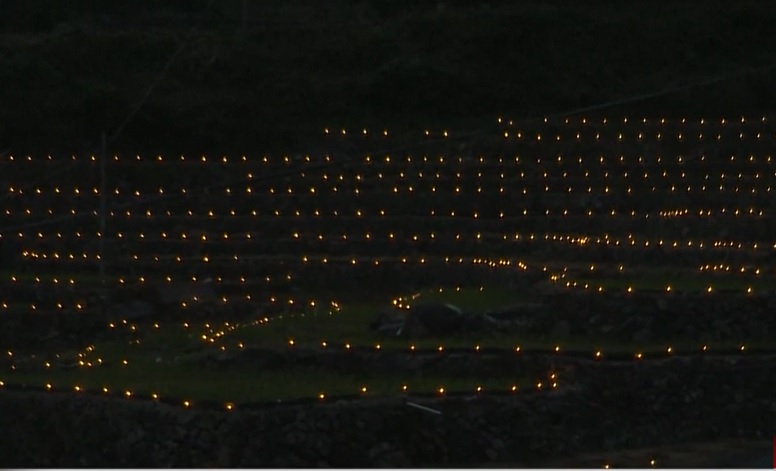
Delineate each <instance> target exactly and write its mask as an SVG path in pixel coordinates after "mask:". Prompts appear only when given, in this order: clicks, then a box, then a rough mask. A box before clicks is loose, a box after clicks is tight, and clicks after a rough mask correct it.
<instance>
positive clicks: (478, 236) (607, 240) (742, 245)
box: [16, 231, 776, 263]
mask: <svg viewBox="0 0 776 471" xmlns="http://www.w3.org/2000/svg"><path fill="white" fill-rule="evenodd" d="M303 235H304V236H305V237H304V238H303V237H302V236H303ZM16 236H17V238H18V239H25V238H27V239H29V238H30V237H25V234H24V232H19V233H17V234H16ZM90 237H91V236H90V235H87V234H83V233H81V232H80V231H76V232H75V233H74V234H73V235H65V236H63V235H62V233H61V232H57V233H56V234H51V233H49V234H48V235H47V234H44V233H43V232H41V231H38V232H37V233H36V234H33V235H32V236H31V238H32V239H33V240H34V239H37V240H41V241H48V240H51V239H54V238H55V239H58V240H61V239H63V238H64V239H65V240H67V239H82V238H90ZM96 237H97V238H100V237H101V234H100V233H99V232H97V233H96ZM114 237H115V238H116V239H123V240H131V239H135V240H137V241H146V242H154V243H159V242H162V241H164V240H170V241H171V242H172V241H176V240H180V241H199V242H201V243H211V244H212V243H218V244H223V243H228V242H227V241H229V242H233V241H235V240H239V238H244V240H245V241H247V240H254V237H253V234H252V233H251V232H246V233H243V232H240V233H231V234H230V233H228V232H224V233H223V234H222V235H221V237H220V238H219V237H218V235H217V234H210V236H208V234H205V233H203V234H200V235H189V234H187V233H185V232H183V233H181V234H180V239H178V237H175V236H174V235H170V234H168V233H167V232H166V231H162V232H160V233H159V235H158V236H157V235H156V234H149V236H148V237H146V234H145V233H144V232H139V233H137V234H125V233H124V232H117V233H116V234H115V236H114ZM362 237H363V240H362V242H366V241H370V242H375V241H376V240H379V239H382V238H384V239H385V241H390V242H396V241H401V239H400V237H399V236H397V234H396V233H394V232H389V233H388V234H387V235H377V236H375V235H373V232H371V231H369V232H365V233H364V235H363V236H362ZM405 237H406V238H405V241H407V242H409V241H412V242H432V241H435V240H436V238H437V235H436V233H435V232H430V233H429V235H428V236H427V238H426V237H425V236H424V235H423V234H419V233H415V234H413V235H411V236H410V235H407V236H405ZM447 237H452V238H453V239H454V240H456V241H463V240H465V239H469V240H501V241H504V242H509V241H512V242H520V241H522V242H533V241H537V242H557V243H564V244H566V243H568V244H575V245H591V244H596V245H615V246H620V245H622V246H629V245H630V246H636V245H638V246H641V245H644V247H649V246H653V247H654V246H657V247H663V246H665V247H673V248H677V247H683V246H687V247H698V248H701V249H702V248H738V249H742V250H749V249H751V250H759V249H763V250H765V249H769V244H766V243H764V242H758V241H747V242H743V241H734V240H712V241H704V240H697V239H696V240H695V241H693V240H692V239H687V240H682V241H680V240H673V241H670V240H663V239H648V238H644V239H637V238H635V237H634V236H633V234H630V233H629V234H627V235H625V236H624V238H622V239H621V238H619V237H617V238H614V237H611V236H609V234H604V235H603V236H589V235H574V234H550V233H544V237H542V235H541V234H539V235H537V234H521V233H514V234H511V233H510V234H506V233H488V232H486V233H483V232H471V233H461V232H457V233H455V235H454V236H453V235H452V234H448V235H447ZM308 238H309V240H315V241H316V242H322V241H324V240H326V239H335V240H342V241H343V242H345V241H353V240H357V239H359V238H360V237H359V236H358V235H354V234H353V235H351V236H350V237H349V236H348V234H347V233H341V234H338V235H335V234H329V235H328V236H324V234H322V233H319V234H317V236H316V235H313V234H309V233H308V234H305V233H300V232H299V231H294V232H291V234H290V235H289V236H288V237H287V238H278V237H277V236H273V237H272V238H271V240H273V241H275V242H278V241H292V240H298V241H300V242H301V241H303V240H305V239H308ZM259 240H261V239H259ZM447 241H448V242H449V240H447ZM771 247H772V248H776V243H774V244H773V245H772V246H771ZM21 253H22V256H23V257H25V258H33V259H48V260H60V259H63V258H65V259H68V260H76V259H83V260H88V259H89V258H90V257H89V255H87V254H86V253H85V252H82V253H81V254H80V256H79V255H76V254H73V253H69V254H66V255H60V254H59V252H52V253H51V254H46V253H45V252H37V251H34V250H31V249H22V252H21ZM277 256H279V255H273V257H277ZM151 257H155V258H154V261H159V260H157V259H156V257H159V256H158V255H153V256H151ZM222 257H229V258H231V259H233V260H234V261H239V259H240V256H239V255H238V254H233V255H224V256H222ZM246 257H250V254H248V255H246ZM449 257H450V256H448V257H447V258H449ZM93 258H94V259H95V260H99V254H94V255H93ZM132 258H133V259H134V260H139V255H136V254H135V255H132ZM185 258H186V259H187V260H190V259H191V257H185ZM395 258H396V259H398V258H399V257H395ZM166 259H168V260H175V261H176V262H182V261H183V260H184V257H182V256H181V255H169V256H167V257H166ZM201 261H203V262H205V263H208V262H209V261H210V259H209V256H208V255H203V256H201ZM302 261H305V260H304V257H302ZM402 261H403V262H404V263H406V257H403V258H402Z"/></svg>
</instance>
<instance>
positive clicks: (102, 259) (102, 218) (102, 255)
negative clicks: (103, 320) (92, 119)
mask: <svg viewBox="0 0 776 471" xmlns="http://www.w3.org/2000/svg"><path fill="white" fill-rule="evenodd" d="M106 160H108V155H107V142H106V137H105V132H103V133H102V151H101V154H100V282H101V283H102V296H105V295H106V293H105V237H106V234H105V211H106V206H107V197H106V191H105V161H106Z"/></svg>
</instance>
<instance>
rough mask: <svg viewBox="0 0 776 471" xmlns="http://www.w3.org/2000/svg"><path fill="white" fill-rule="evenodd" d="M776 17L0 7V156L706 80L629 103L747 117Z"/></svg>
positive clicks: (277, 134)
mask: <svg viewBox="0 0 776 471" xmlns="http://www.w3.org/2000/svg"><path fill="white" fill-rule="evenodd" d="M243 4H245V5H247V8H246V9H243ZM774 20H776V5H773V4H770V3H767V2H760V1H754V0H748V1H739V2H734V3H731V2H725V1H722V0H704V1H702V2H697V1H678V2H670V3H668V2H659V3H657V4H656V3H655V2H653V1H648V0H638V1H631V2H628V3H627V4H622V3H613V2H608V1H604V0H596V1H592V2H578V3H570V2H565V1H564V2H561V1H553V0H546V1H539V0H536V1H533V2H518V3H515V2H508V1H499V0H491V1H483V2H476V3H472V2H460V1H443V2H431V3H423V2H414V1H400V2H390V3H385V2H379V1H375V0H362V1H360V2H356V3H353V2H345V1H330V2H313V1H310V0H293V1H282V2H281V1H261V2H242V1H241V0H224V1H216V2H213V1H205V0H196V1H187V2H184V1H175V2H154V1H149V0H142V1H137V2H132V3H131V6H130V4H129V3H127V2H120V1H107V2H94V1H91V0H77V1H72V2H67V4H62V3H61V2H57V1H54V0H41V1H37V2H34V3H33V2H28V1H25V0H8V1H5V2H3V3H2V5H0V102H2V105H3V106H2V107H0V151H5V150H10V151H14V152H19V153H25V152H52V153H60V152H71V151H73V152H79V153H84V152H90V151H93V150H94V149H95V148H96V147H97V145H98V144H99V140H100V135H101V134H102V133H103V132H107V133H108V135H109V137H112V136H113V135H114V133H118V136H117V139H116V140H115V141H111V142H110V144H111V145H110V148H111V150H112V151H127V152H141V151H144V152H168V153H176V152H192V153H194V154H199V153H210V154H221V153H239V152H245V153H255V152H265V151H268V150H271V149H279V150H282V151H289V150H294V149H296V150H299V151H309V148H310V146H311V145H313V144H315V139H316V136H319V135H320V134H321V130H322V128H323V127H324V126H333V127H350V128H360V127H362V126H367V127H370V128H377V129H382V127H383V126H387V127H389V128H390V129H391V130H392V131H395V132H400V131H401V130H402V129H418V128H421V129H423V128H426V127H431V128H436V127H439V128H446V129H455V130H471V129H482V128H489V127H491V126H493V125H494V124H495V117H496V114H497V113H503V114H504V115H506V116H509V117H513V118H528V117H536V116H543V115H547V114H553V113H557V112H564V111H567V110H573V109H578V108H585V107H588V106H593V105H597V104H601V103H609V102H616V101H618V100H624V99H628V98H632V97H638V96H642V95H644V94H649V93H650V92H653V91H658V90H667V89H672V88H675V87H680V88H681V87H684V86H695V85H698V84H704V83H705V84H706V85H705V86H696V87H694V88H693V87H691V88H688V89H682V90H680V91H677V92H676V93H671V94H667V95H664V96H661V97H657V98H653V99H650V100H641V101H638V100H637V101H636V102H633V103H629V104H628V105H627V106H628V108H627V109H628V111H629V112H630V113H638V112H639V111H644V112H647V113H649V114H651V115H654V114H659V115H662V114H664V113H668V114H672V115H683V114H685V113H687V114H703V113H705V114H708V115H714V116H718V115H720V114H724V113H734V114H736V115H737V114H739V113H745V112H747V111H757V112H760V111H762V110H763V109H771V108H772V107H773V104H774V100H776V95H775V94H774V91H773V87H771V86H770V85H771V82H772V79H773V72H774V70H773V69H772V68H771V69H769V70H762V69H763V68H764V67H772V62H773V61H772V59H773V56H772V51H773V50H776V35H774V34H773V31H772V25H773V23H774ZM747 71H757V72H756V73H751V74H749V75H741V74H742V73H743V72H747ZM710 77H711V78H719V77H724V78H727V79H726V80H721V81H713V83H709V78H710ZM736 77H737V78H736ZM148 90H151V91H150V94H149V95H148V98H147V100H146V99H144V97H145V95H146V93H147V91H148ZM138 106H139V108H138V109H137V112H136V113H135V112H134V111H135V109H136V107H138ZM615 111H619V110H614V109H613V110H612V112H615ZM129 117H131V119H129V121H128V122H127V125H126V127H124V126H123V125H124V123H125V122H126V120H127V119H128V118H129ZM119 131H120V132H119ZM302 136H304V137H303V139H304V141H303V142H302V141H300V140H299V139H300V137H302Z"/></svg>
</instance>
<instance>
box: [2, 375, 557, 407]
mask: <svg viewBox="0 0 776 471" xmlns="http://www.w3.org/2000/svg"><path fill="white" fill-rule="evenodd" d="M552 376H554V374H553V375H552ZM6 384H8V385H10V384H11V383H6V382H5V381H3V380H0V388H2V387H5V386H6ZM557 387H558V383H557V381H552V382H550V383H549V384H545V383H544V382H542V381H537V382H536V383H535V390H543V389H550V390H551V389H556V388H557ZM43 389H44V390H45V391H48V392H53V391H54V390H55V389H54V385H53V383H52V382H50V381H49V382H46V383H45V384H44V386H43ZM66 391H72V392H74V393H85V392H87V389H86V388H85V387H83V386H81V385H74V386H73V387H72V388H67V389H66ZM369 391H370V389H369V387H368V386H367V385H363V386H360V387H359V388H358V389H357V391H354V392H357V393H358V394H359V395H360V396H367V395H368V394H369ZM400 391H401V392H402V393H409V391H410V387H409V384H402V386H401V388H400ZM518 391H520V388H519V387H518V386H517V385H512V386H510V387H508V388H507V389H506V390H494V391H489V392H490V393H492V394H499V393H504V392H509V393H516V392H518ZM93 392H97V393H102V394H110V393H111V392H112V389H111V388H109V387H108V386H103V387H102V388H100V389H98V390H95V391H93ZM469 392H474V393H477V394H484V393H486V391H485V390H484V388H483V387H482V386H481V385H477V386H475V387H474V388H472V389H471V390H465V391H464V390H461V391H450V390H449V389H448V388H447V387H445V386H440V387H438V388H437V389H436V390H435V391H434V393H435V394H436V395H438V396H445V395H448V394H461V393H469ZM121 395H122V396H123V397H125V398H127V399H131V398H134V397H136V396H137V395H138V394H137V393H136V392H133V391H132V390H129V389H127V390H124V391H122V392H121ZM149 397H150V398H151V399H152V400H153V401H159V400H160V395H159V394H158V393H156V392H152V393H151V394H150V395H149ZM316 398H317V399H318V400H321V401H323V400H326V399H336V398H337V396H333V397H331V398H330V397H328V396H327V395H326V393H325V392H323V391H322V392H319V393H318V394H317V396H316ZM180 405H181V406H182V407H183V408H186V409H189V408H191V407H193V406H194V401H193V400H189V399H183V400H181V401H180ZM236 407H237V406H236V403H235V402H231V401H229V402H226V403H224V409H226V410H228V411H231V410H234V409H235V408H236Z"/></svg>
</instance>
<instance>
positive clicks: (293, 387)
mask: <svg viewBox="0 0 776 471" xmlns="http://www.w3.org/2000/svg"><path fill="white" fill-rule="evenodd" d="M3 379H4V381H5V382H6V383H7V384H17V385H27V386H37V387H44V386H46V384H51V385H52V389H58V390H69V391H73V390H74V388H75V386H78V387H79V388H81V389H82V390H86V391H101V390H102V388H104V387H106V388H108V390H109V391H122V392H123V391H130V392H132V393H133V394H135V395H137V394H141V393H142V394H144V395H150V394H152V393H156V394H158V395H159V396H161V397H174V398H181V399H188V400H193V401H197V400H211V401H236V402H242V403H245V402H263V401H274V400H277V399H283V400H286V399H304V398H316V397H319V395H320V394H321V393H324V394H325V395H326V396H338V395H357V394H360V395H364V396H371V397H376V396H397V395H399V394H402V393H404V392H412V393H423V394H428V393H434V392H438V391H439V388H444V389H445V390H446V391H448V392H474V391H475V390H476V388H477V386H480V387H482V389H483V390H484V391H501V392H506V391H509V390H510V389H511V387H512V386H515V385H516V386H518V387H519V388H520V389H523V388H525V387H528V386H530V385H532V384H535V383H534V382H535V381H536V380H537V379H539V380H541V378H518V377H514V376H504V377H501V378H493V377H490V378H488V377H484V376H477V375H472V376H468V377H466V376H456V377H445V376H441V375H424V377H422V378H419V377H415V376H412V375H409V374H406V375H401V374H392V375H384V374H383V375H364V376H359V375H345V374H334V373H322V372H319V371H315V370H312V369H309V368H307V369H305V368H294V369H293V370H290V371H256V370H242V371H241V370H239V369H227V370H223V369H219V370H215V369H198V368H196V367H192V366H190V365H184V366H177V367H152V366H150V365H142V366H137V367H114V368H108V367H99V368H92V369H86V368H80V369H75V370H70V371H51V372H46V373H44V372H34V373H23V372H18V373H12V374H8V375H6V376H5V377H4V378H3ZM403 386H407V388H406V390H404V389H403ZM364 387H365V388H366V391H364V390H363V389H362V388H364Z"/></svg>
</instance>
